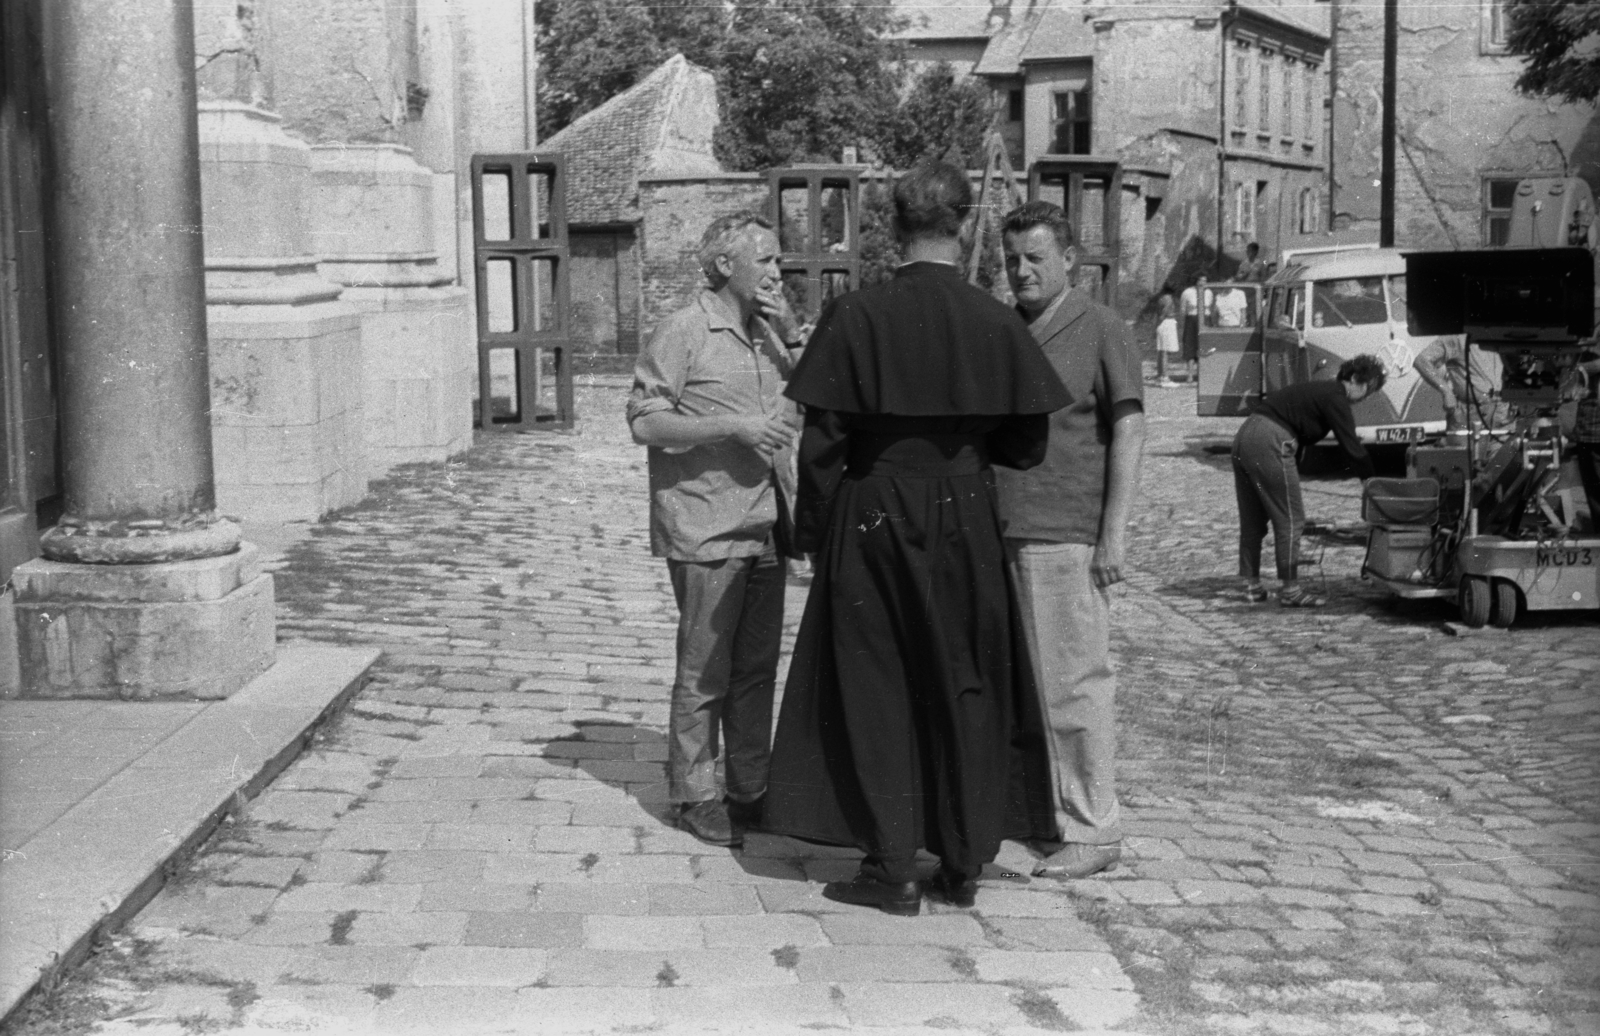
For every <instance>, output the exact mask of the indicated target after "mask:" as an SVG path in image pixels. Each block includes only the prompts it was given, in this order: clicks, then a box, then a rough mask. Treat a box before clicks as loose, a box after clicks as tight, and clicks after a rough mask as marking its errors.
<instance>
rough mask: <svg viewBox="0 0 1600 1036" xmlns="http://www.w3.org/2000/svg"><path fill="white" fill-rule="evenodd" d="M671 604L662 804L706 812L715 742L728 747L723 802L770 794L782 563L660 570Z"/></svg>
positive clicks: (770, 559) (681, 564)
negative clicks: (696, 806)
mask: <svg viewBox="0 0 1600 1036" xmlns="http://www.w3.org/2000/svg"><path fill="white" fill-rule="evenodd" d="M667 571H668V572H669V573H670V574H671V576H672V592H673V594H674V595H675V596H676V597H677V599H678V672H677V679H676V680H675V681H674V682H673V686H672V710H671V713H670V715H669V718H668V731H667V779H668V781H669V788H668V792H667V794H668V798H669V799H670V800H671V801H673V802H684V803H692V802H704V801H707V800H709V799H716V798H719V797H720V796H719V795H718V792H717V776H716V770H717V753H718V749H719V744H718V742H719V741H720V737H719V735H725V736H726V737H727V740H728V758H727V766H726V771H727V772H726V773H725V775H724V776H725V778H726V781H727V791H728V797H729V798H731V799H734V800H735V801H738V802H753V801H754V800H756V799H758V798H760V797H761V796H762V795H763V794H765V792H766V790H767V768H768V766H769V764H770V760H771V755H772V697H773V691H774V690H775V687H776V683H777V673H778V648H779V642H780V638H781V637H782V634H783V583H784V575H785V566H784V562H783V559H782V558H779V557H777V556H775V555H772V554H763V555H759V556H757V557H747V558H728V559H726V560H724V561H704V562H697V561H672V560H668V562H667Z"/></svg>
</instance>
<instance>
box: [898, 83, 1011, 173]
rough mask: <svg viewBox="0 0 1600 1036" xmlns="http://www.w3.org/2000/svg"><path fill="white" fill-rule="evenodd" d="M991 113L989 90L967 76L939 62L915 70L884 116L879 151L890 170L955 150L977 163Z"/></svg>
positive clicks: (967, 162)
mask: <svg viewBox="0 0 1600 1036" xmlns="http://www.w3.org/2000/svg"><path fill="white" fill-rule="evenodd" d="M992 118H993V110H992V102H991V101H990V98H989V92H988V91H987V90H985V89H984V88H983V87H982V86H980V85H978V84H977V83H976V82H973V81H972V80H970V79H969V80H957V79H956V74H955V69H953V68H951V67H950V65H949V63H947V62H944V61H941V62H939V63H938V64H936V65H932V66H930V67H928V68H926V69H924V70H923V71H922V72H921V73H919V74H918V75H917V76H916V77H915V79H914V80H913V81H912V84H911V90H910V91H909V92H908V93H907V94H906V98H905V100H904V101H902V102H901V103H900V106H899V108H898V109H897V110H896V111H895V113H894V117H893V118H892V119H890V120H888V126H887V127H886V132H885V133H884V139H883V145H882V147H881V149H880V156H881V157H882V158H883V160H884V162H886V163H888V164H889V165H890V166H892V167H894V168H895V169H910V168H911V167H912V166H913V165H916V164H917V162H918V161H920V160H921V159H923V158H929V157H932V158H943V157H944V156H945V155H947V154H949V153H950V151H952V150H954V151H956V152H958V153H960V154H961V155H962V156H963V157H964V158H965V160H966V164H967V165H969V166H970V165H974V164H978V163H981V161H982V155H983V138H984V134H985V133H987V132H988V130H989V125H990V122H991V121H992Z"/></svg>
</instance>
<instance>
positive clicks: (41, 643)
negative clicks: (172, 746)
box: [12, 543, 275, 701]
mask: <svg viewBox="0 0 1600 1036" xmlns="http://www.w3.org/2000/svg"><path fill="white" fill-rule="evenodd" d="M12 581H13V583H14V584H15V586H16V594H17V600H16V616H17V624H16V629H17V646H18V655H19V657H20V658H21V662H22V687H21V692H22V696H23V697H25V698H120V699H125V700H139V701H147V700H156V699H164V700H172V699H193V698H225V697H227V696H228V695H230V694H232V693H233V692H234V691H237V690H238V689H239V688H241V687H243V686H244V685H245V684H246V683H248V682H249V681H250V680H251V679H252V678H254V677H255V676H257V675H259V674H261V673H263V672H265V671H266V670H267V669H268V668H269V667H270V666H271V665H272V657H273V643H274V639H275V637H274V631H273V593H272V577H271V576H269V575H265V574H263V573H262V572H261V567H260V562H259V557H258V552H257V551H256V549H255V547H253V546H251V545H250V544H248V543H246V544H241V545H240V548H239V549H238V550H237V551H235V552H234V553H232V554H224V555H222V556H220V557H211V558H202V559H200V560H196V561H169V562H164V563H160V564H153V565H81V564H73V563H67V562H57V561H47V560H44V559H42V558H39V559H35V560H33V561H28V562H25V563H23V564H22V565H19V566H18V567H17V568H16V570H15V571H14V572H13V573H12Z"/></svg>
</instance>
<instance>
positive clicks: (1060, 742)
mask: <svg viewBox="0 0 1600 1036" xmlns="http://www.w3.org/2000/svg"><path fill="white" fill-rule="evenodd" d="M1006 558H1007V561H1008V562H1009V564H1010V566H1011V576H1012V583H1013V585H1014V586H1015V587H1016V593H1017V612H1018V617H1019V619H1020V620H1021V622H1022V631H1023V634H1024V636H1025V637H1026V638H1027V642H1028V656H1029V661H1030V662H1031V663H1032V665H1033V674H1034V679H1033V683H1034V686H1036V687H1037V688H1038V689H1039V695H1040V697H1041V698H1042V699H1043V706H1044V713H1045V725H1046V727H1047V729H1048V730H1049V736H1048V737H1047V738H1046V739H1045V740H1046V742H1047V743H1048V744H1049V747H1050V764H1051V770H1052V771H1053V772H1054V774H1055V806H1056V825H1057V827H1058V829H1059V831H1060V836H1061V840H1062V841H1063V842H1079V843H1083V844H1086V845H1109V844H1111V843H1113V842H1116V841H1118V840H1120V839H1121V838H1122V807H1121V805H1120V804H1118V802H1117V787H1116V749H1117V732H1116V718H1117V706H1116V694H1117V681H1116V677H1115V676H1114V675H1113V674H1112V672H1111V658H1110V655H1111V602H1110V598H1109V597H1108V596H1107V595H1106V592H1105V591H1104V590H1100V589H1097V588H1096V587H1095V585H1094V579H1093V577H1092V576H1091V575H1090V572H1089V563H1090V561H1091V560H1092V559H1093V558H1094V547H1092V546H1090V545H1088V544H1084V543H1047V542H1043V541H1040V540H1023V539H1007V540H1006Z"/></svg>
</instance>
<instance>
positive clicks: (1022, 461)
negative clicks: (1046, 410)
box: [987, 414, 1050, 471]
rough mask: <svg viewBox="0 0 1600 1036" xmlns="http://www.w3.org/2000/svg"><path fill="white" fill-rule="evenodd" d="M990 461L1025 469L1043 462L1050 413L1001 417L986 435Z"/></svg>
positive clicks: (1047, 441)
mask: <svg viewBox="0 0 1600 1036" xmlns="http://www.w3.org/2000/svg"><path fill="white" fill-rule="evenodd" d="M987 442H988V445H989V460H990V461H991V462H993V463H995V464H999V465H1001V466H1002V467H1007V468H1016V469H1017V470H1018V471H1027V470H1028V469H1029V468H1031V467H1035V466H1037V465H1039V464H1041V463H1043V462H1044V452H1045V448H1046V447H1047V446H1048V445H1049V444H1050V415H1049V414H1018V415H1014V416H1011V417H1007V418H1004V419H1002V420H1001V422H1000V427H998V428H996V429H995V430H994V431H992V432H990V433H989V434H988V436H987Z"/></svg>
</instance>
